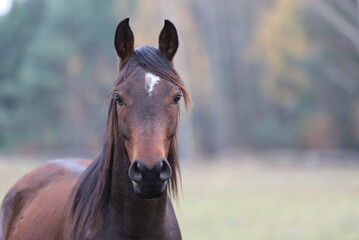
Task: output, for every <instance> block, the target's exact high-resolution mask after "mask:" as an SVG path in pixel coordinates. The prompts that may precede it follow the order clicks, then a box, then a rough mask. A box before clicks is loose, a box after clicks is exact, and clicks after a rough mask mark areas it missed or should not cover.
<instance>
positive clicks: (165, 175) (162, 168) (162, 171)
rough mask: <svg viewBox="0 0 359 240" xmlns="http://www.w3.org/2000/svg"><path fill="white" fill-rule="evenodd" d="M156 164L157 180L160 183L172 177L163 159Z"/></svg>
mask: <svg viewBox="0 0 359 240" xmlns="http://www.w3.org/2000/svg"><path fill="white" fill-rule="evenodd" d="M157 164H158V173H159V178H160V179H161V180H162V181H167V180H168V179H170V178H171V176H172V169H171V166H170V164H169V163H168V161H167V160H165V159H163V160H161V161H160V162H159V163H157ZM157 164H156V165H157Z"/></svg>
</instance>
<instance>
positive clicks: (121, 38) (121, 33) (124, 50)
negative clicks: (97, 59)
mask: <svg viewBox="0 0 359 240" xmlns="http://www.w3.org/2000/svg"><path fill="white" fill-rule="evenodd" d="M129 20H130V19H129V18H125V19H123V20H122V21H121V22H120V23H119V24H118V25H117V28H116V33H115V40H114V44H115V49H116V52H117V55H118V56H119V57H120V59H121V62H123V61H124V60H126V59H127V58H128V57H129V56H130V55H131V53H132V52H133V45H134V37H133V33H132V30H131V28H130V25H129V24H128V22H129Z"/></svg>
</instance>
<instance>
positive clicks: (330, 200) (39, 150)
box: [0, 0, 359, 240]
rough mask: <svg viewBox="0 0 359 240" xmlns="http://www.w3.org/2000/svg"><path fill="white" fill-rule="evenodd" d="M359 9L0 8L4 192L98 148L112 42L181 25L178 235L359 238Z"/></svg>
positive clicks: (149, 37)
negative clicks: (121, 32) (188, 103)
mask: <svg viewBox="0 0 359 240" xmlns="http://www.w3.org/2000/svg"><path fill="white" fill-rule="evenodd" d="M358 2H359V1H357V0H251V1H247V0H236V1H233V0H206V1H205V0H197V1H194V0H182V1H174V0H156V1H145V0H135V1H134V0H121V1H119V0H106V1H101V3H100V1H95V0H61V1H59V0H0V174H1V175H0V176H1V179H3V180H1V182H0V197H1V198H2V197H3V196H4V194H5V193H6V191H7V189H8V188H9V187H10V186H11V185H12V184H13V183H14V182H15V181H16V179H18V178H19V177H20V176H22V175H23V174H24V173H25V172H27V171H29V170H30V169H32V168H34V167H36V166H38V165H39V164H41V163H42V162H43V161H45V160H48V159H51V158H59V157H90V158H94V157H96V155H97V154H98V153H99V152H100V149H101V145H102V136H103V131H104V125H105V120H106V116H107V107H108V96H109V92H110V89H111V87H112V86H113V83H114V81H115V79H116V77H117V64H118V60H117V56H116V54H115V51H114V48H113V35H114V30H115V28H116V26H117V23H118V22H119V21H120V20H122V19H123V18H125V17H130V25H131V28H132V30H133V32H134V35H135V45H136V46H140V45H144V44H146V45H154V46H157V42H158V35H159V32H160V30H161V29H162V27H163V20H164V19H170V20H171V21H172V22H173V23H174V24H175V25H176V27H177V30H178V33H179V37H180V48H179V51H178V53H177V56H176V58H175V66H176V69H177V70H178V72H179V73H180V75H181V76H182V78H183V80H184V81H185V82H186V84H187V87H188V88H189V89H190V92H191V95H192V98H193V102H194V106H193V109H192V110H191V111H190V112H189V113H186V112H183V114H182V124H181V129H180V154H181V156H182V163H183V164H182V173H183V199H180V201H179V204H178V206H177V214H178V216H179V220H180V225H181V226H182V231H183V235H184V239H311V240H312V239H326V240H330V239H359V229H358V226H359V204H358V202H359V171H358V170H359V153H358V151H359V5H358Z"/></svg>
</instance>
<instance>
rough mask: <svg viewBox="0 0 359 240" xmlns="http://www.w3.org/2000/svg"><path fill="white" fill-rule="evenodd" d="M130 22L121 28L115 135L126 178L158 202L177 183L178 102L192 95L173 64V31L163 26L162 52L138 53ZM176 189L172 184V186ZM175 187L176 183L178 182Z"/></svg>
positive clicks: (141, 49)
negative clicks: (122, 153)
mask: <svg viewBox="0 0 359 240" xmlns="http://www.w3.org/2000/svg"><path fill="white" fill-rule="evenodd" d="M128 22H129V19H125V20H123V21H122V22H120V23H119V25H118V26H117V29H116V33H115V49H116V51H117V54H118V56H119V57H120V73H119V78H118V80H117V81H116V83H115V87H114V89H113V92H112V104H113V105H116V106H115V107H114V108H115V110H114V111H116V113H115V116H116V120H115V124H116V129H117V136H118V138H119V139H120V141H119V142H121V143H122V147H123V149H124V151H125V152H126V154H127V156H128V159H129V160H130V167H129V169H128V176H129V178H130V179H131V180H132V183H133V187H134V191H135V193H136V195H137V196H139V197H142V198H155V197H159V196H161V195H162V194H163V193H164V192H165V191H166V186H167V183H168V181H176V179H175V178H176V176H175V174H176V173H175V172H176V167H177V158H176V153H175V152H173V151H176V142H175V137H176V130H177V122H178V117H179V101H180V100H181V97H182V96H184V98H185V100H186V101H188V94H187V91H186V89H185V88H184V85H183V82H182V81H181V79H180V78H179V76H178V75H177V73H176V71H175V70H174V68H173V65H172V59H173V57H174V55H175V53H176V51H177V47H178V37H177V31H176V28H175V26H174V25H173V24H172V23H171V22H169V21H167V20H166V21H165V25H164V27H163V29H162V31H161V33H160V36H159V47H158V49H157V48H155V47H149V46H142V47H139V48H137V49H134V37H133V33H132V31H131V28H130V26H129V24H128ZM171 183H172V185H173V182H171ZM174 183H175V182H174Z"/></svg>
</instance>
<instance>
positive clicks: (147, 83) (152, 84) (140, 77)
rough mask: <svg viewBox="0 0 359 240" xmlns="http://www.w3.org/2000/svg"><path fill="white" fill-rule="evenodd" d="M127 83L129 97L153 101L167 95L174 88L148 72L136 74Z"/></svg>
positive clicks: (168, 82)
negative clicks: (141, 97)
mask: <svg viewBox="0 0 359 240" xmlns="http://www.w3.org/2000/svg"><path fill="white" fill-rule="evenodd" d="M128 83H129V85H127V87H126V88H127V90H128V91H129V92H130V94H131V95H133V96H136V97H140V96H143V97H146V98H153V99H155V98H156V97H160V96H165V95H167V93H168V92H169V90H170V89H171V88H173V87H175V84H173V83H171V82H170V81H166V80H165V79H163V78H161V77H160V76H158V75H156V74H154V73H152V72H148V71H143V72H142V71H141V72H138V73H137V74H135V75H134V76H132V79H131V80H130V81H128Z"/></svg>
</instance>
